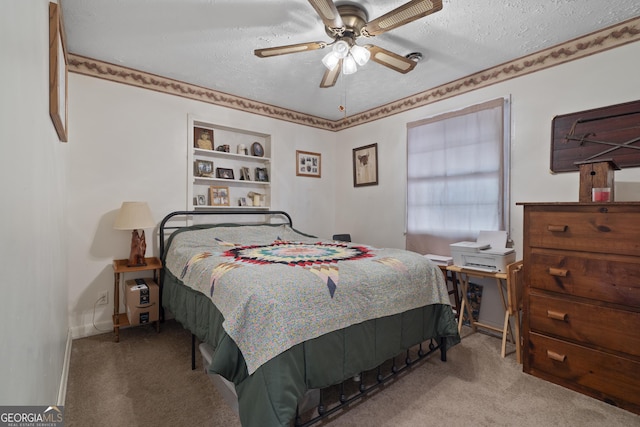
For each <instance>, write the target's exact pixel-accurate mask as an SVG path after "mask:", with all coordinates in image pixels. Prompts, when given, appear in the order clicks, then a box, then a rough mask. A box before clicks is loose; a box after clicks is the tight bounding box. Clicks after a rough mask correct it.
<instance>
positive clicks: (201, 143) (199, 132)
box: [193, 127, 213, 150]
mask: <svg viewBox="0 0 640 427" xmlns="http://www.w3.org/2000/svg"><path fill="white" fill-rule="evenodd" d="M193 146H194V147H195V148H199V149H201V150H213V130H211V129H206V128H201V127H194V128H193Z"/></svg>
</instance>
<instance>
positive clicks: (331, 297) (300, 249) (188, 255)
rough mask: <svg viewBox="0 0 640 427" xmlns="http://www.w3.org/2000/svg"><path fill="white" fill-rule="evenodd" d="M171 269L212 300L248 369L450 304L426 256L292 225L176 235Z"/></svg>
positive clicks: (189, 231) (170, 253) (439, 276)
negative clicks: (354, 329)
mask: <svg viewBox="0 0 640 427" xmlns="http://www.w3.org/2000/svg"><path fill="white" fill-rule="evenodd" d="M165 267H166V268H167V269H168V270H169V271H170V272H171V273H172V274H173V275H174V276H175V277H176V278H179V279H180V280H181V281H182V282H183V283H184V284H185V285H186V286H188V287H190V288H192V289H194V290H197V291H199V292H201V293H203V294H205V295H207V296H209V298H210V299H211V300H212V301H213V303H214V304H215V306H216V307H217V308H218V310H219V311H220V312H221V313H222V315H223V317H224V323H223V328H224V330H225V331H226V333H227V334H228V335H229V336H230V337H231V338H232V339H233V340H234V341H235V343H236V345H237V346H238V348H239V349H240V351H241V352H242V355H243V357H244V359H245V362H246V365H247V369H248V373H249V374H252V373H253V372H255V371H256V369H258V368H259V367H260V366H261V365H263V364H264V363H265V362H267V361H268V360H270V359H272V358H274V357H275V356H277V355H279V354H281V353H282V352H284V351H286V350H287V349H289V348H291V347H293V346H295V345H296V344H299V343H301V342H303V341H306V340H310V339H313V338H316V337H319V336H321V335H323V334H326V333H328V332H331V331H336V330H339V329H342V328H346V327H348V326H350V325H354V324H358V323H361V322H364V321H366V320H370V319H375V318H381V317H385V316H390V315H394V314H398V313H401V312H405V311H408V310H411V309H414V308H417V307H422V306H425V305H430V304H444V305H450V302H449V298H448V293H447V289H446V285H445V283H444V278H443V275H442V273H441V272H440V270H439V268H438V267H437V266H436V265H435V264H433V263H432V262H431V261H429V260H428V259H426V258H425V257H423V256H422V255H420V254H417V253H414V252H410V251H405V250H400V249H390V248H385V249H383V248H374V247H371V246H367V245H360V244H356V243H345V242H335V241H330V240H322V239H318V238H316V237H313V236H309V235H306V234H304V233H300V232H298V231H297V230H295V229H293V228H291V227H290V226H288V225H249V226H232V225H229V226H214V227H210V228H202V229H187V230H185V231H180V232H177V233H174V235H172V236H171V242H170V245H169V247H168V251H167V254H166V257H165Z"/></svg>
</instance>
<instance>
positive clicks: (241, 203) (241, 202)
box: [238, 197, 247, 206]
mask: <svg viewBox="0 0 640 427" xmlns="http://www.w3.org/2000/svg"><path fill="white" fill-rule="evenodd" d="M238 206H247V198H246V197H240V198H239V199H238Z"/></svg>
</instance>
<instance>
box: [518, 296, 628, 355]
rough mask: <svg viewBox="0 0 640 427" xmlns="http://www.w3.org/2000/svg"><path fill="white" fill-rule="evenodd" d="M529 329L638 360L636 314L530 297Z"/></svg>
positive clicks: (540, 297) (560, 299) (563, 300)
mask: <svg viewBox="0 0 640 427" xmlns="http://www.w3.org/2000/svg"><path fill="white" fill-rule="evenodd" d="M529 329H530V330H531V331H534V332H540V333H543V334H546V335H554V336H557V337H562V338H566V339H569V340H571V341H574V342H579V343H583V344H589V345H591V346H597V347H601V348H603V349H608V350H613V351H617V352H622V353H627V354H631V355H634V356H639V357H640V313H635V312H629V311H626V310H616V309H614V308H609V307H602V306H597V305H592V304H585V303H581V302H574V301H567V300H565V299H562V298H554V297H549V296H545V295H538V294H535V293H532V294H531V295H529Z"/></svg>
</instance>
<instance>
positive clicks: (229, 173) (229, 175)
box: [216, 168, 235, 179]
mask: <svg viewBox="0 0 640 427" xmlns="http://www.w3.org/2000/svg"><path fill="white" fill-rule="evenodd" d="M216 178H221V179H235V177H234V176H233V169H227V168H216Z"/></svg>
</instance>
